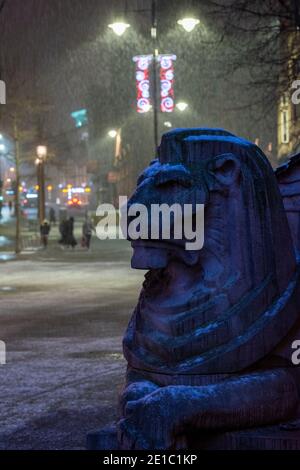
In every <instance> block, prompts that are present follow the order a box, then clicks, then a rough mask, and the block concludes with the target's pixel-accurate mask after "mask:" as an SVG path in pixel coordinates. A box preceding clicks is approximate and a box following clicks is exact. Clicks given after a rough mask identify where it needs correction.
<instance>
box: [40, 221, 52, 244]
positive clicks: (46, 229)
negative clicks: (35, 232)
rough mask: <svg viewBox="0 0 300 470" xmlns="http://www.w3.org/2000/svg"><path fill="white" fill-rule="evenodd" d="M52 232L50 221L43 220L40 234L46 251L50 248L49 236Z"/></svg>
mask: <svg viewBox="0 0 300 470" xmlns="http://www.w3.org/2000/svg"><path fill="white" fill-rule="evenodd" d="M50 230H51V226H50V224H49V222H48V220H47V219H45V220H43V222H42V224H41V226H40V234H41V242H42V245H43V247H44V249H46V248H47V246H48V236H49V233H50Z"/></svg>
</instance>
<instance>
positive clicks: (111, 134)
mask: <svg viewBox="0 0 300 470" xmlns="http://www.w3.org/2000/svg"><path fill="white" fill-rule="evenodd" d="M117 134H118V132H117V131H116V130H115V129H111V130H110V131H108V136H109V137H110V138H111V139H115V138H116V137H117Z"/></svg>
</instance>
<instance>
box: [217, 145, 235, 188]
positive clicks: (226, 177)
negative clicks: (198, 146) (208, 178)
mask: <svg viewBox="0 0 300 470" xmlns="http://www.w3.org/2000/svg"><path fill="white" fill-rule="evenodd" d="M240 169H241V165H240V161H239V160H238V159H237V158H236V156H235V155H233V154H232V153H226V154H224V155H220V156H219V157H218V158H217V159H216V162H215V165H214V170H213V171H214V174H215V177H216V178H217V180H218V181H219V183H221V184H225V185H230V184H232V183H234V182H235V181H237V180H238V178H239V175H240Z"/></svg>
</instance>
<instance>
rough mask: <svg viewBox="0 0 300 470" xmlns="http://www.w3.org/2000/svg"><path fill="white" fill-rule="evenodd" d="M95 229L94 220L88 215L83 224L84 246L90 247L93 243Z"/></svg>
mask: <svg viewBox="0 0 300 470" xmlns="http://www.w3.org/2000/svg"><path fill="white" fill-rule="evenodd" d="M93 230H94V231H95V227H94V225H93V222H92V220H91V219H90V218H89V217H88V215H86V217H85V220H84V222H83V224H82V243H81V244H82V246H83V247H85V248H87V249H88V250H89V249H90V245H91V238H92V233H93Z"/></svg>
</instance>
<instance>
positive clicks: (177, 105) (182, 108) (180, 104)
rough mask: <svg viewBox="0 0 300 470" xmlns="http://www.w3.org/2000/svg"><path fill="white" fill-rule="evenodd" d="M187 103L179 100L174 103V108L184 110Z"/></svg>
mask: <svg viewBox="0 0 300 470" xmlns="http://www.w3.org/2000/svg"><path fill="white" fill-rule="evenodd" d="M188 106H189V105H188V104H187V103H185V102H184V101H179V103H177V104H176V108H177V109H179V111H181V112H182V111H185V110H186V109H187V108H188Z"/></svg>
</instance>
